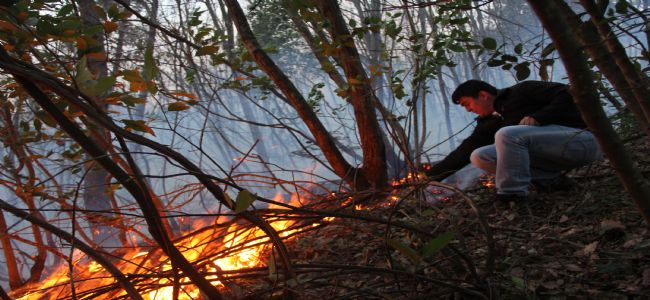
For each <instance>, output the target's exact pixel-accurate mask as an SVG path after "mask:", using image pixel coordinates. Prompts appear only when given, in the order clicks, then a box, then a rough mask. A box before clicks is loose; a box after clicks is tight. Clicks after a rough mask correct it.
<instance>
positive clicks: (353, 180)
mask: <svg viewBox="0 0 650 300" xmlns="http://www.w3.org/2000/svg"><path fill="white" fill-rule="evenodd" d="M225 4H226V6H227V7H228V12H229V15H230V17H231V19H232V20H233V21H234V24H235V26H236V27H237V31H238V32H239V35H240V38H241V40H242V42H243V43H244V46H245V47H246V48H247V49H248V52H249V53H250V54H251V56H252V57H253V58H254V59H255V61H256V62H257V64H258V65H259V66H260V68H261V69H262V70H263V71H264V72H265V73H266V74H268V75H269V77H270V78H271V79H272V80H273V82H274V83H275V84H276V85H277V86H278V88H279V89H280V90H281V91H282V93H283V94H284V95H285V96H286V97H287V100H288V101H289V103H290V104H291V105H292V106H293V108H294V109H295V110H296V112H297V113H298V115H299V116H300V118H301V119H302V120H303V122H305V125H307V127H308V128H309V130H310V132H311V134H312V135H313V136H314V138H315V139H316V142H317V144H318V146H319V147H320V149H321V150H322V151H323V154H324V155H325V158H326V159H327V161H328V162H329V163H330V165H331V166H332V168H333V170H334V172H335V173H336V175H338V176H340V177H341V178H343V179H344V180H345V181H346V182H347V183H348V184H350V186H352V187H354V188H357V189H366V188H368V187H370V182H369V181H368V180H367V179H366V178H365V176H364V175H365V174H364V173H359V170H358V169H356V168H354V167H352V166H351V165H350V164H349V163H348V162H347V161H346V160H345V158H344V157H343V154H342V153H341V151H340V150H339V149H338V148H337V147H336V144H335V142H334V138H333V137H332V136H331V135H330V134H329V132H328V131H327V129H325V126H324V125H323V124H322V123H321V122H320V120H319V119H318V117H317V116H316V113H314V111H313V110H312V109H311V107H310V106H309V104H308V103H307V101H306V100H305V98H304V97H303V96H302V95H301V94H300V92H299V91H298V89H297V88H296V87H295V86H294V85H293V83H292V82H291V80H289V78H288V77H287V76H286V75H285V74H284V73H283V72H282V71H281V70H280V68H278V66H277V65H276V64H275V63H274V62H273V60H271V58H270V57H269V56H268V55H267V54H266V52H264V50H262V47H260V45H259V43H258V42H257V39H256V38H255V36H254V35H253V32H252V31H251V29H250V26H249V25H248V21H247V20H246V16H245V15H244V12H243V10H242V9H241V7H240V6H239V3H237V1H235V0H225ZM384 172H385V170H384Z"/></svg>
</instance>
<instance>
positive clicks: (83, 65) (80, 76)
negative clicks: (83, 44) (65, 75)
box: [74, 56, 93, 85]
mask: <svg viewBox="0 0 650 300" xmlns="http://www.w3.org/2000/svg"><path fill="white" fill-rule="evenodd" d="M75 69H76V70H77V74H76V75H75V77H74V80H75V82H76V83H77V84H79V85H83V84H85V83H87V82H89V81H93V74H92V73H90V70H88V59H87V58H86V56H84V57H82V58H81V59H80V60H79V61H78V62H77V64H76V65H75Z"/></svg>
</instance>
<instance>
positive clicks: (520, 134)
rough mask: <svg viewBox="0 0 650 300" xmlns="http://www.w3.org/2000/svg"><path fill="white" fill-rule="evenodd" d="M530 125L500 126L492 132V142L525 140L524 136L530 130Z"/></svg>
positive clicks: (502, 142)
mask: <svg viewBox="0 0 650 300" xmlns="http://www.w3.org/2000/svg"><path fill="white" fill-rule="evenodd" d="M530 127H531V126H528V125H512V126H506V127H502V128H501V129H499V130H497V132H496V133H495V134H494V143H495V144H504V143H521V142H523V141H524V140H525V139H524V138H525V137H526V134H527V133H528V132H529V131H530V129H531V128H530Z"/></svg>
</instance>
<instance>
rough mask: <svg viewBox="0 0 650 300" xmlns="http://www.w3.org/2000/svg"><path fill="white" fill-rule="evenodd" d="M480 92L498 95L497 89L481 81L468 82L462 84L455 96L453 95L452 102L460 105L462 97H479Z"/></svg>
mask: <svg viewBox="0 0 650 300" xmlns="http://www.w3.org/2000/svg"><path fill="white" fill-rule="evenodd" d="M480 91H486V92H488V93H490V94H492V95H495V96H496V94H497V88H495V87H494V86H492V85H491V84H489V83H487V82H485V81H481V80H476V79H472V80H468V81H465V82H463V83H461V84H460V85H459V86H458V87H457V88H456V90H455V91H454V93H453V94H451V101H452V102H454V103H456V104H459V103H460V98H461V97H478V93H479V92H480Z"/></svg>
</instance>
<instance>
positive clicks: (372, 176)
mask: <svg viewBox="0 0 650 300" xmlns="http://www.w3.org/2000/svg"><path fill="white" fill-rule="evenodd" d="M317 6H318V8H319V11H320V12H321V14H323V16H324V17H325V19H327V20H329V21H330V24H331V27H329V28H328V29H329V30H330V34H331V35H332V40H333V41H335V42H338V43H340V46H339V49H340V51H339V52H338V54H339V57H340V60H341V66H342V67H343V71H344V73H345V76H346V77H347V78H348V83H349V85H350V89H349V91H348V92H349V94H350V96H351V98H352V99H351V104H352V107H353V108H354V117H355V120H356V124H357V130H358V132H359V137H360V138H361V151H362V152H363V166H362V168H361V170H362V172H363V175H364V176H365V178H366V180H367V181H368V183H369V184H370V185H371V186H372V187H374V188H375V189H384V188H385V187H386V186H387V184H388V181H387V180H388V176H387V172H386V148H385V147H384V144H383V141H382V134H381V129H380V127H379V122H378V121H377V115H376V113H375V110H374V106H373V100H374V99H373V92H372V87H371V86H370V84H369V80H368V77H367V76H366V72H365V70H364V69H363V66H362V65H361V58H360V57H359V52H358V51H357V48H356V45H355V43H354V39H353V37H352V34H351V33H350V31H349V30H348V28H347V25H346V22H345V20H344V19H343V15H342V14H341V9H340V8H339V6H338V2H337V1H336V0H323V1H318V2H317ZM352 79H354V80H356V81H352Z"/></svg>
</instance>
